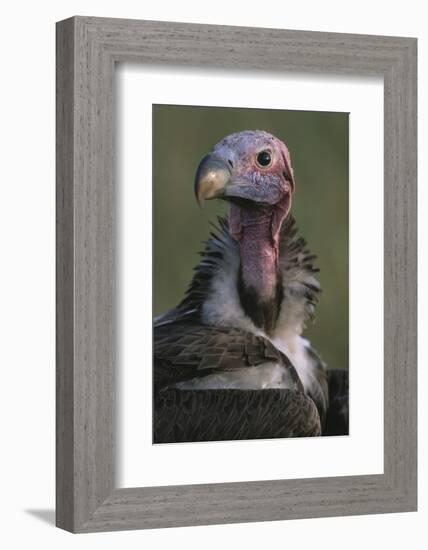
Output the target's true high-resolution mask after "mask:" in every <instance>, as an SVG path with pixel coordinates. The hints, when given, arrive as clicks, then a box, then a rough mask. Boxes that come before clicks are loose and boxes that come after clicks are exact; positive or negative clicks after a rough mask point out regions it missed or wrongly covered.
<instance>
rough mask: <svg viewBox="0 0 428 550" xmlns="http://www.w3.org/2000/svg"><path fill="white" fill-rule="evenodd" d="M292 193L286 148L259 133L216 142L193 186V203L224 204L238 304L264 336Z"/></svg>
mask: <svg viewBox="0 0 428 550" xmlns="http://www.w3.org/2000/svg"><path fill="white" fill-rule="evenodd" d="M294 187H295V185H294V178H293V171H292V167H291V161H290V154H289V152H288V149H287V147H286V146H285V144H284V143H283V142H282V141H280V140H279V139H278V138H276V137H275V136H273V135H271V134H269V133H267V132H264V131H260V130H254V131H253V130H247V131H244V132H238V133H236V134H231V135H230V136H227V137H225V138H224V139H222V140H221V141H220V142H219V143H217V145H215V147H214V149H213V151H212V153H210V154H209V155H207V156H206V157H205V158H204V159H203V161H202V162H201V164H200V166H199V168H198V172H197V177H196V182H195V192H196V196H197V199H198V201H199V202H200V200H201V198H206V199H211V198H222V199H224V200H228V201H230V213H229V226H230V232H231V235H232V236H233V238H234V239H236V240H237V241H238V243H239V248H240V260H241V267H240V281H239V286H240V290H241V291H240V299H241V303H242V305H243V307H244V309H245V310H246V311H247V313H248V314H249V315H250V316H251V317H252V318H253V320H255V323H256V324H258V325H259V326H263V328H264V329H265V330H268V331H269V329H271V328H272V324H274V322H275V321H276V316H277V315H278V311H277V309H275V308H276V307H277V305H278V299H277V298H278V296H279V294H278V292H279V290H281V288H282V287H281V281H280V274H279V267H278V264H279V258H278V254H279V243H278V241H279V232H280V229H281V225H282V223H283V221H284V219H285V218H286V217H287V215H288V213H289V211H290V208H291V199H292V194H293V192H294ZM280 287H281V288H280ZM278 307H279V306H278Z"/></svg>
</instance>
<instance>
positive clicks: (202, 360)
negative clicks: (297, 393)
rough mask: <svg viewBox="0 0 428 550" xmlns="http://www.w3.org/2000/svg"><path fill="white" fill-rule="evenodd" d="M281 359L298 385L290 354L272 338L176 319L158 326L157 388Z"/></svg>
mask: <svg viewBox="0 0 428 550" xmlns="http://www.w3.org/2000/svg"><path fill="white" fill-rule="evenodd" d="M267 362H278V363H279V364H282V365H283V366H284V367H286V368H287V369H289V372H290V374H291V376H292V378H293V380H294V381H295V383H296V387H297V388H298V389H300V390H301V391H303V387H302V384H301V381H300V379H299V376H298V374H297V372H296V370H295V368H294V367H293V365H292V364H291V362H290V361H289V360H288V358H287V357H286V356H285V355H284V354H283V353H281V352H280V351H279V350H278V349H276V348H275V347H274V346H273V345H272V344H271V343H270V342H269V340H267V339H265V338H262V337H260V336H255V335H254V334H251V333H249V332H244V331H241V330H238V329H230V328H227V329H221V328H219V327H214V326H208V325H200V324H197V323H194V322H175V323H171V324H166V325H162V324H161V325H160V326H156V325H155V328H154V378H155V389H156V391H158V390H161V389H162V388H165V387H169V386H171V385H174V384H176V383H178V382H182V381H185V380H190V379H191V378H194V377H203V376H207V375H208V374H212V373H213V372H220V371H228V370H229V371H230V370H234V369H240V368H244V367H252V366H257V365H262V364H263V363H267Z"/></svg>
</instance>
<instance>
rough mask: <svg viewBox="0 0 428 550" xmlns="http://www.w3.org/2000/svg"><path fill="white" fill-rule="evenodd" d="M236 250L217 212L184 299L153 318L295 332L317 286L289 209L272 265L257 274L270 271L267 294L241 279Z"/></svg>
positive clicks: (309, 308)
mask: <svg viewBox="0 0 428 550" xmlns="http://www.w3.org/2000/svg"><path fill="white" fill-rule="evenodd" d="M241 252H242V251H241V250H240V245H239V244H238V242H237V241H236V240H235V239H234V238H233V237H232V236H231V234H230V230H229V224H228V221H227V220H226V219H225V218H219V219H218V227H215V230H214V231H213V232H212V233H211V235H210V238H209V239H208V240H207V241H206V245H205V250H204V251H203V252H202V253H201V256H202V259H201V261H200V263H199V265H198V266H197V267H196V268H195V275H194V277H193V279H192V281H191V283H190V285H189V288H188V290H187V292H186V295H185V297H184V299H183V300H182V302H181V303H180V304H179V305H178V306H177V307H176V308H174V309H173V310H171V311H169V312H168V313H166V314H165V315H163V316H161V317H159V318H157V319H156V320H155V322H156V323H170V322H173V321H178V320H185V319H191V320H194V321H197V322H201V323H205V324H209V325H215V326H221V327H231V328H240V329H241V330H245V331H248V332H252V333H254V334H263V333H265V334H267V335H269V334H272V333H275V334H276V333H277V332H278V331H287V332H288V331H289V332H290V333H293V334H300V333H301V331H302V329H303V327H304V324H305V322H306V321H307V320H308V319H310V318H311V317H312V316H313V314H314V310H315V306H316V303H317V301H318V295H319V292H320V287H319V283H318V281H317V280H316V279H315V276H314V274H315V272H316V271H318V270H317V269H316V268H314V267H313V263H312V262H313V259H314V256H312V255H311V254H310V252H309V251H308V250H307V249H306V242H305V240H304V239H302V238H299V237H297V229H296V227H295V221H294V218H293V217H292V216H291V215H289V216H288V217H287V218H286V220H284V222H283V224H282V227H281V232H280V235H279V240H278V256H277V263H276V264H275V266H276V267H275V270H272V266H271V267H270V268H269V269H267V270H266V273H260V274H259V275H260V278H261V279H262V280H265V278H268V279H269V280H270V279H271V278H272V276H273V272H274V271H275V274H276V276H275V283H273V284H272V287H271V288H272V290H271V292H269V293H268V295H266V294H265V295H263V294H261V293H259V292H258V290H257V285H258V282H257V281H253V280H252V281H251V282H252V284H250V279H247V281H245V276H246V274H244V272H243V269H242V262H241ZM244 254H248V255H249V256H252V255H253V254H254V255H256V256H257V250H252V249H249V250H245V251H244ZM276 269H277V271H276ZM253 273H254V272H253Z"/></svg>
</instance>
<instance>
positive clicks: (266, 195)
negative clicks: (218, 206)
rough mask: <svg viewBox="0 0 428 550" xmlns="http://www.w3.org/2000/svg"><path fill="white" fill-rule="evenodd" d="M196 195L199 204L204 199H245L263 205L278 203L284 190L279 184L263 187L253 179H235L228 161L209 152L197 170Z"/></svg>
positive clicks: (200, 204)
mask: <svg viewBox="0 0 428 550" xmlns="http://www.w3.org/2000/svg"><path fill="white" fill-rule="evenodd" d="M195 195H196V200H197V201H198V204H199V206H202V202H203V200H210V199H225V200H234V199H235V200H236V199H244V200H246V201H251V202H253V203H258V204H259V205H260V206H262V205H274V204H277V203H278V202H279V201H280V200H281V198H282V196H283V191H282V190H281V189H280V187H278V186H265V187H261V186H255V185H254V184H253V183H252V182H251V181H245V180H244V181H242V179H241V180H237V179H235V177H234V176H233V174H232V170H231V167H230V166H229V165H228V163H227V162H226V161H224V160H223V158H222V157H220V155H218V154H216V153H209V154H208V155H206V156H205V157H204V158H203V159H202V160H201V162H200V164H199V166H198V169H197V171H196V176H195Z"/></svg>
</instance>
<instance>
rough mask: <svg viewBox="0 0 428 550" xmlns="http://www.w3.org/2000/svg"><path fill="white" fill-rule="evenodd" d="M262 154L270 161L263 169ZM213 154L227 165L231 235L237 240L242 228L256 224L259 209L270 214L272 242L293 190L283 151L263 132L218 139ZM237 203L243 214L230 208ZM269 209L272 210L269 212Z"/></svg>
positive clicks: (289, 168) (278, 144) (288, 155)
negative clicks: (260, 161) (229, 183)
mask: <svg viewBox="0 0 428 550" xmlns="http://www.w3.org/2000/svg"><path fill="white" fill-rule="evenodd" d="M265 152H267V153H268V154H269V156H270V158H271V161H270V163H269V164H268V165H267V166H262V165H261V164H260V163H259V162H258V156H259V155H260V153H265ZM213 154H214V155H215V156H216V157H219V158H220V159H222V160H223V162H225V163H227V165H228V166H229V169H230V180H231V185H230V186H229V187H227V186H226V190H225V193H224V198H225V199H226V200H230V201H231V202H232V205H231V215H230V222H231V232H232V235H233V236H234V237H235V238H236V239H238V240H239V239H240V238H241V235H242V230H243V228H244V227H245V226H246V225H250V224H251V223H256V219H257V220H260V218H261V216H260V215H258V213H257V211H258V210H259V208H265V209H266V211H271V216H272V227H271V229H272V238H273V239H274V240H276V239H277V237H278V233H279V230H280V227H281V224H282V222H283V220H284V218H285V217H286V216H287V214H288V213H289V211H290V208H291V198H292V194H293V192H294V187H295V185H294V178H293V171H292V168H291V161H290V154H289V152H288V149H287V147H286V146H285V145H284V143H282V141H280V140H279V139H277V138H276V137H274V136H272V135H271V134H268V133H267V132H262V131H246V132H239V133H237V134H232V135H230V136H227V137H225V138H224V139H222V140H221V141H220V142H219V143H217V145H215V147H214V149H213ZM241 201H244V203H245V205H246V206H247V208H245V211H244V209H242V208H236V207H234V204H235V205H237V206H238V207H239V206H242V205H243V202H241ZM247 201H250V203H252V204H249V203H247ZM251 206H252V207H254V209H255V212H254V214H255V215H251ZM271 207H274V208H273V209H272V210H271ZM266 213H267V212H266Z"/></svg>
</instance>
